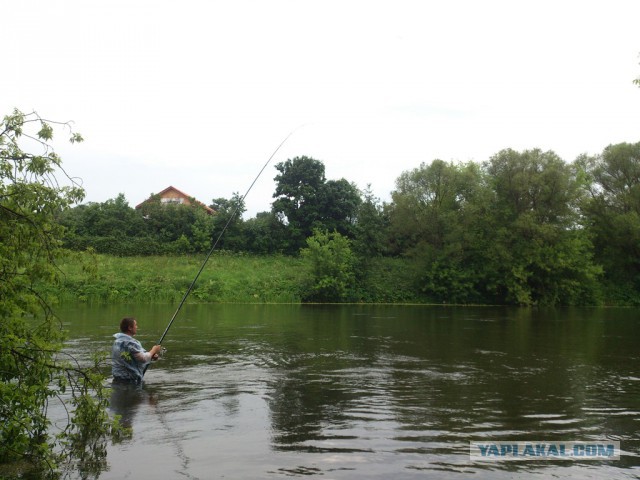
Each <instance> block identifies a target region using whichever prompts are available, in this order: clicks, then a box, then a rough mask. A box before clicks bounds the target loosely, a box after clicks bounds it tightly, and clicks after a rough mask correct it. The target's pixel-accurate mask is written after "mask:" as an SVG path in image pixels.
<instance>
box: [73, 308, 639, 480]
mask: <svg viewBox="0 0 640 480" xmlns="http://www.w3.org/2000/svg"><path fill="white" fill-rule="evenodd" d="M171 310H172V308H171V306H166V308H165V307H162V306H155V307H153V308H150V307H139V308H137V309H136V316H137V317H138V319H139V321H140V324H141V325H143V326H144V332H145V336H143V335H142V334H141V335H139V339H140V340H141V341H142V342H143V344H144V345H150V344H152V343H153V342H154V338H152V335H151V334H152V333H154V332H161V331H162V330H163V329H164V326H165V323H164V321H163V318H168V317H169V316H170V314H171ZM128 311H129V310H128ZM635 313H636V312H634V311H631V310H554V311H548V312H544V311H538V310H511V309H489V308H446V307H381V306H380V307H371V306H342V307H340V306H318V307H304V306H253V305H251V306H246V305H245V306H234V305H231V306H229V305H226V306H221V305H213V306H211V305H198V306H188V307H186V308H185V312H184V315H183V318H179V319H178V320H177V321H176V323H175V324H174V327H173V328H172V330H171V332H170V333H169V335H168V336H167V338H166V340H165V346H166V347H167V348H168V352H167V355H166V356H165V358H163V359H162V360H160V361H159V362H157V363H156V364H154V365H153V366H152V367H151V368H150V369H149V371H148V372H147V376H146V382H145V385H144V387H143V388H141V389H140V388H138V389H136V388H135V387H134V388H131V387H126V386H122V385H116V386H114V389H113V394H112V401H111V409H112V411H113V412H114V413H117V414H120V415H122V420H123V423H125V424H127V425H130V426H131V427H132V429H133V436H132V438H131V439H130V440H129V441H127V442H124V443H122V444H118V445H114V446H112V447H111V448H110V450H109V464H110V470H109V471H107V472H104V473H103V474H102V475H101V476H100V478H101V479H112V478H113V479H116V478H149V477H151V476H159V478H168V477H185V478H199V479H208V478H222V477H224V478H278V477H302V476H310V475H318V476H323V477H324V478H336V479H353V478H381V479H382V478H385V479H387V478H408V479H411V478H420V479H423V478H445V479H457V478H462V477H468V476H470V475H473V478H481V479H484V478H487V479H489V478H502V479H506V478H538V477H539V476H540V475H545V476H554V477H556V478H567V479H569V478H570V479H578V478H624V479H629V478H637V477H638V475H639V474H640V468H639V466H640V457H639V453H640V452H639V450H640V434H639V433H638V432H640V429H638V426H639V418H640V415H639V414H640V363H639V362H638V356H639V353H638V349H637V347H636V340H635V339H637V338H639V335H638V334H640V325H639V324H638V321H637V320H636V318H635ZM74 315H76V316H75V317H74ZM119 316H120V314H119V313H118V309H117V307H110V308H105V309H104V311H96V310H95V309H94V310H92V311H91V312H87V311H81V310H79V309H76V310H74V311H73V312H68V318H70V321H71V322H72V323H73V326H74V328H73V329H72V332H74V333H75V334H77V335H78V336H82V337H83V338H86V339H87V340H86V341H84V342H82V343H83V344H86V345H87V347H88V348H90V349H95V348H104V349H105V350H108V349H109V347H110V334H111V333H112V331H111V330H113V328H112V325H113V324H114V323H116V321H117V319H118V318H119ZM83 318H93V319H96V321H95V323H89V322H88V321H86V320H82V319H83ZM114 319H115V320H114ZM121 387H124V388H121ZM607 439H608V440H619V441H620V442H621V445H622V450H623V458H622V459H621V460H620V461H612V462H593V461H591V462H575V461H574V462H572V461H555V462H554V461H543V462H540V461H539V462H505V463H499V462H495V463H484V464H480V463H472V462H470V460H469V442H470V441H473V440H484V441H501V440H534V441H540V440H546V441H587V440H607Z"/></svg>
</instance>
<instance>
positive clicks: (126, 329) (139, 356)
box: [111, 317, 162, 385]
mask: <svg viewBox="0 0 640 480" xmlns="http://www.w3.org/2000/svg"><path fill="white" fill-rule="evenodd" d="M136 333H138V322H137V321H136V319H135V318H134V317H125V318H123V319H122V321H121V322H120V332H118V333H116V334H115V335H114V337H115V341H114V342H113V348H112V349H111V373H112V375H113V381H114V382H115V383H133V384H138V385H140V384H141V383H142V378H143V376H144V370H145V368H144V367H145V366H146V365H147V364H148V363H149V362H151V360H156V359H157V358H158V354H159V353H160V350H161V349H162V347H161V346H160V345H154V346H153V347H152V348H151V350H149V351H148V352H147V351H146V350H145V349H144V348H142V345H141V344H140V342H139V341H138V340H136V339H134V338H133V337H134V335H135V334H136Z"/></svg>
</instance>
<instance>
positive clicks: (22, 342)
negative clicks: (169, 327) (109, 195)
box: [0, 110, 119, 478]
mask: <svg viewBox="0 0 640 480" xmlns="http://www.w3.org/2000/svg"><path fill="white" fill-rule="evenodd" d="M54 127H58V128H63V129H65V130H67V131H68V133H69V140H70V141H71V142H72V143H75V142H79V141H82V137H81V136H80V135H79V134H77V133H75V132H73V131H72V129H71V126H70V124H69V123H60V122H52V121H49V120H45V119H43V118H41V117H40V116H39V115H38V114H37V113H36V112H32V113H29V114H24V113H22V112H20V111H19V110H14V111H13V113H12V114H11V115H8V116H5V117H4V119H3V120H2V122H1V123H0V299H1V301H0V445H2V446H3V448H2V449H0V476H2V477H3V478H6V477H9V478H10V477H16V478H17V477H22V476H23V475H24V474H25V473H27V472H31V474H35V473H36V472H39V473H37V475H38V476H40V477H50V478H55V477H57V476H58V475H59V473H60V466H61V465H63V464H69V463H74V462H75V461H76V460H81V461H84V462H85V463H83V466H79V467H78V468H81V469H85V468H87V466H88V468H89V469H93V471H96V468H95V467H96V465H99V464H100V462H101V461H104V458H105V455H106V450H105V448H104V439H105V438H106V437H107V436H108V435H109V434H111V433H115V434H118V433H119V430H118V425H117V423H114V422H112V421H111V420H110V419H109V417H108V415H107V413H106V398H107V397H106V391H105V388H104V387H103V380H104V378H103V376H102V374H101V373H100V372H101V371H102V370H101V368H100V362H99V360H98V359H94V361H93V362H92V364H91V365H89V366H86V365H81V364H80V363H79V362H78V361H75V360H74V362H70V361H69V360H68V358H71V357H68V356H67V355H65V354H63V352H62V347H63V340H64V331H63V329H62V324H61V322H59V321H58V320H57V319H56V317H55V315H54V314H53V312H52V310H51V307H50V305H51V304H52V301H53V299H52V298H50V297H49V296H47V295H46V294H44V293H42V292H44V291H45V290H46V289H45V288H43V287H45V286H48V285H52V284H55V283H56V282H57V280H58V277H59V274H60V272H59V270H58V268H57V267H56V264H55V260H56V258H57V257H58V256H59V255H60V254H61V248H60V246H61V238H62V235H63V229H62V227H61V226H59V225H58V224H57V222H56V221H55V216H56V214H57V213H59V212H60V211H62V210H64V209H66V208H69V207H70V206H71V205H72V204H74V203H77V202H79V201H81V200H82V199H83V197H84V190H83V189H82V188H81V186H79V185H78V183H77V182H76V181H75V180H74V179H73V178H71V177H70V176H69V175H68V174H67V173H66V172H65V171H64V169H63V168H62V166H61V159H60V157H59V156H58V155H57V154H56V153H55V152H54V150H53V147H52V145H51V143H50V142H51V141H52V139H53V135H54V130H55V128H54ZM33 151H35V152H37V153H31V152H33ZM61 182H64V184H62V183H61ZM49 291H51V289H49ZM56 398H57V399H60V401H62V402H63V405H64V408H65V409H67V411H68V417H67V422H66V426H64V427H62V430H61V432H60V433H59V434H57V435H53V434H52V433H51V430H52V428H51V427H52V425H51V420H50V419H49V418H48V416H47V414H48V409H49V402H50V400H51V399H56ZM69 407H70V408H69ZM101 442H102V443H101ZM101 445H102V447H101Z"/></svg>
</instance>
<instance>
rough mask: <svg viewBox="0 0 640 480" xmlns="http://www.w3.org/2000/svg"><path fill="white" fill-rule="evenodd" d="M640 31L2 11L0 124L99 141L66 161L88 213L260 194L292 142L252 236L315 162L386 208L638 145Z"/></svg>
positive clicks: (66, 151)
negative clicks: (448, 180) (549, 162)
mask: <svg viewBox="0 0 640 480" xmlns="http://www.w3.org/2000/svg"><path fill="white" fill-rule="evenodd" d="M639 19H640V1H638V0H608V1H604V0H602V1H589V0H581V1H571V0H550V1H547V0H535V1H529V0H518V1H515V0H509V1H498V0H482V1H478V0H441V1H431V0H421V1H418V0H416V1H403V0H389V1H376V0H366V1H360V0H352V1H350V0H339V1H332V0H322V1H305V0H294V1H281V0H255V1H247V0H229V1H216V0H181V1H180V2H178V1H163V0H153V1H147V0H126V1H120V0H109V1H87V0H77V1H76V0H68V1H67V0H58V1H56V0H50V1H35V0H21V1H16V2H4V3H3V7H2V29H1V30H0V31H1V32H2V35H1V38H2V43H3V48H2V51H3V53H2V60H3V61H2V67H1V68H2V76H1V78H2V85H3V86H2V90H1V93H0V114H2V115H5V114H7V113H9V112H10V111H11V110H12V109H13V108H14V107H17V108H19V109H21V110H23V111H25V112H28V111H32V110H36V111H37V112H38V113H39V114H40V115H41V116H43V117H46V118H50V119H53V120H64V121H66V120H73V121H74V124H75V128H76V130H77V131H79V132H80V133H82V135H83V136H84V137H85V142H84V143H82V144H79V145H74V146H70V145H68V144H67V143H66V142H65V141H63V140H62V137H61V138H60V139H58V141H57V142H56V143H55V147H56V149H57V151H58V153H59V154H61V156H62V158H63V161H64V165H65V167H66V169H67V171H68V172H69V173H70V174H71V175H73V176H76V177H80V178H81V179H82V182H83V186H84V188H85V189H86V194H87V196H86V201H94V202H102V201H105V200H107V199H110V198H115V197H116V196H117V195H118V194H119V193H124V194H125V196H126V198H127V200H128V201H129V204H130V205H131V206H135V205H136V204H138V203H140V202H141V201H142V200H144V199H145V198H147V197H148V196H149V195H150V194H151V193H155V192H159V191H161V190H163V189H164V188H166V187H168V186H169V185H173V186H175V187H176V188H178V189H180V190H183V191H184V192H186V193H188V194H190V195H192V196H195V197H196V198H197V199H198V200H200V201H203V202H205V203H207V204H209V203H210V202H211V200H212V199H213V198H218V197H224V198H230V197H231V195H232V194H233V192H239V193H240V194H244V193H245V191H246V190H247V188H248V187H249V185H250V184H251V182H252V181H253V179H254V178H255V176H256V175H257V174H258V172H259V171H260V168H262V166H263V165H264V163H265V162H266V161H267V160H268V158H269V157H270V156H271V154H272V153H273V151H274V150H275V148H276V147H277V146H278V144H279V143H280V142H281V141H282V140H283V139H284V138H285V137H286V136H287V135H288V134H289V133H290V132H291V131H293V130H295V132H294V134H293V135H292V136H291V137H290V138H289V140H288V141H287V142H286V143H285V145H284V146H283V147H282V148H281V149H280V151H279V152H278V153H277V154H276V156H275V157H274V158H273V160H272V163H271V164H270V166H269V167H268V168H267V169H266V170H265V172H264V173H263V174H262V176H261V177H260V179H259V180H258V182H257V183H256V185H255V187H254V188H253V190H252V191H251V193H250V194H249V196H248V197H247V199H246V204H247V209H248V210H247V213H246V214H245V218H248V217H252V216H254V215H255V214H256V213H257V212H260V211H265V210H269V209H270V205H271V202H272V201H273V198H272V194H273V192H274V190H275V183H274V181H273V177H274V176H275V175H276V173H277V172H276V170H275V168H274V165H275V164H276V163H278V162H281V161H285V160H286V159H288V158H293V157H295V156H301V155H306V156H311V157H313V158H316V159H318V160H321V161H322V162H323V163H324V164H325V168H326V177H327V179H336V180H337V179H339V178H345V179H347V180H348V181H351V182H355V183H356V184H357V185H358V187H359V188H361V189H363V188H365V187H366V186H367V184H371V187H372V190H373V192H374V193H375V194H376V195H377V196H378V197H379V198H380V199H381V200H388V199H389V195H390V192H391V191H392V190H393V189H394V186H395V180H396V179H397V178H398V176H399V175H400V174H401V173H402V172H404V171H408V170H411V169H413V168H416V167H418V166H419V165H420V164H421V163H422V162H427V163H429V162H431V161H432V160H434V159H436V158H439V159H443V160H447V161H449V160H452V161H462V162H466V161H477V162H482V161H485V160H487V159H488V158H489V157H491V156H492V155H494V154H495V153H497V152H498V151H500V150H501V149H503V148H513V149H516V150H525V149H530V148H541V149H543V150H553V151H555V152H556V153H557V154H558V155H560V156H561V157H562V158H563V159H564V160H566V161H568V162H570V161H573V160H574V159H575V158H576V157H577V156H578V155H579V154H581V153H589V154H597V153H600V152H601V151H602V150H603V148H604V147H606V146H607V145H609V144H612V143H620V142H633V143H635V142H639V141H640V88H638V87H637V86H635V85H633V83H632V81H633V79H634V78H637V77H639V76H640V65H639V62H640V57H639V54H640V28H638V24H639ZM296 129H297V130H296Z"/></svg>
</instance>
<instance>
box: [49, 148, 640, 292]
mask: <svg viewBox="0 0 640 480" xmlns="http://www.w3.org/2000/svg"><path fill="white" fill-rule="evenodd" d="M276 170H277V172H278V174H277V175H276V177H275V180H276V190H275V192H274V195H273V198H274V201H273V203H272V208H271V211H268V212H262V213H259V214H258V215H256V217H255V218H251V219H248V220H243V219H242V218H241V214H242V213H243V212H244V205H243V204H242V200H241V198H240V197H239V196H238V195H237V194H236V195H234V197H233V198H232V199H229V200H227V199H223V198H218V199H214V200H213V201H212V203H211V205H210V206H211V207H212V208H214V209H215V210H216V212H217V214H216V215H213V216H210V215H207V214H206V213H205V212H204V210H203V209H201V208H199V207H198V206H197V205H196V206H184V205H163V204H161V203H160V201H159V199H157V201H153V200H152V201H149V202H146V203H145V204H144V205H143V207H142V208H141V209H139V210H135V209H132V208H131V207H129V206H128V204H127V202H126V199H125V198H124V196H123V195H120V196H118V197H117V198H116V199H114V200H108V201H107V202H104V203H90V204H86V205H80V206H78V207H75V208H73V209H69V210H66V211H65V212H63V213H62V214H61V215H60V222H61V223H62V224H63V225H64V226H65V227H67V231H68V233H67V237H66V245H67V246H68V247H70V248H74V249H85V248H87V247H91V248H93V249H95V250H96V251H98V252H104V253H110V254H116V255H140V254H142V255H145V254H166V253H197V252H204V251H207V250H208V249H209V248H210V246H211V242H212V241H214V240H215V239H216V238H217V236H218V235H219V233H220V232H221V231H222V228H223V226H224V225H226V224H227V222H229V220H230V219H231V221H230V223H229V227H228V229H227V231H226V233H225V235H224V236H223V237H222V238H221V243H220V245H219V246H220V248H223V249H226V250H230V251H239V252H251V253H255V254H272V253H282V254H286V255H297V254H299V253H300V252H301V251H303V253H305V255H306V258H309V259H315V260H314V261H315V262H316V263H315V265H316V269H317V272H316V273H317V275H318V276H317V277H316V280H317V282H318V283H316V284H315V285H312V286H310V292H312V293H310V295H309V298H310V299H325V300H326V299H333V300H336V299H337V300H354V299H356V300H357V299H358V298H361V295H357V294H355V293H354V292H355V291H356V290H357V285H362V284H363V282H366V276H367V275H368V274H369V272H370V268H371V266H372V264H373V263H375V261H376V258H379V257H381V256H393V257H400V256H401V257H407V258H410V259H411V260H412V262H411V265H413V268H414V271H413V272H412V274H413V278H414V279H415V288H416V289H417V290H419V291H420V292H422V293H423V294H424V296H425V297H426V298H429V299H431V300H433V301H437V302H445V303H497V304H517V305H593V304H599V303H602V302H615V303H625V304H637V303H640V295H639V293H640V143H638V144H627V143H623V144H618V145H611V146H608V147H607V148H605V149H604V151H603V152H602V153H601V154H599V155H596V156H586V155H583V156H581V157H579V158H578V159H576V160H575V161H574V162H572V163H568V162H565V161H564V160H563V159H561V158H560V157H558V155H556V154H555V153H553V152H551V151H546V152H545V151H541V150H538V149H534V150H527V151H523V152H517V151H514V150H511V149H506V150H503V151H500V152H498V153H497V154H495V155H494V156H492V157H491V158H490V159H488V160H487V161H485V162H482V163H474V162H469V163H455V162H444V161H442V160H434V161H432V162H431V163H428V164H427V163H423V164H421V165H420V166H419V167H417V168H415V169H413V170H411V171H407V172H403V173H401V175H400V176H399V177H398V179H397V180H396V188H395V190H394V191H393V192H392V194H391V201H390V202H389V203H381V202H380V200H379V199H377V198H376V197H375V196H374V195H373V194H372V193H371V191H370V189H369V188H368V189H367V190H365V191H359V190H358V189H357V188H356V186H355V184H353V183H351V182H349V181H347V180H345V179H340V180H327V179H326V176H325V168H324V164H323V163H322V162H321V161H319V160H316V159H313V158H310V157H304V156H303V157H296V158H293V159H289V160H287V161H285V162H281V163H279V164H277V165H276ZM234 212H235V214H234ZM343 240H345V241H346V244H344V245H343V243H342V242H343ZM332 242H333V243H335V242H340V248H335V249H334V250H333V253H331V252H332V249H331V248H329V247H330V246H331V243H332ZM345 246H346V247H347V248H348V255H347V254H345V249H344V247H345ZM321 251H323V252H324V253H323V254H322V255H320V254H319V252H321ZM338 251H339V252H341V253H340V255H341V256H342V258H343V260H340V261H338V262H337V263H336V264H334V267H332V268H334V271H333V273H331V274H327V270H326V268H324V267H321V263H322V261H321V259H322V257H323V255H324V257H325V260H326V259H327V258H328V256H330V255H337V253H336V252H338ZM344 258H348V261H345V260H344ZM335 265H342V267H340V268H339V269H338V270H339V271H341V273H340V274H338V272H337V271H335ZM325 266H326V265H325ZM323 268H324V270H323ZM321 271H322V273H319V272H321ZM343 274H344V275H343ZM320 277H322V278H323V279H324V280H322V281H320V280H319V279H320ZM332 282H333V283H332ZM320 284H322V285H324V287H322V286H321V285H320ZM331 285H332V286H331ZM345 285H346V286H345ZM347 287H348V288H347ZM332 288H333V290H332ZM330 291H333V293H332V294H329V293H328V292H330Z"/></svg>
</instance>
